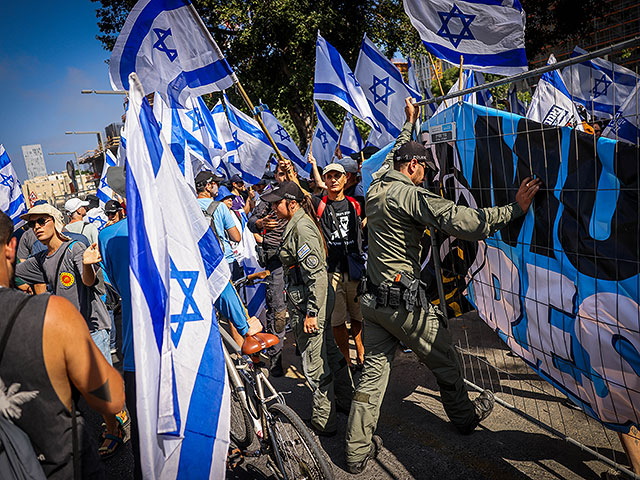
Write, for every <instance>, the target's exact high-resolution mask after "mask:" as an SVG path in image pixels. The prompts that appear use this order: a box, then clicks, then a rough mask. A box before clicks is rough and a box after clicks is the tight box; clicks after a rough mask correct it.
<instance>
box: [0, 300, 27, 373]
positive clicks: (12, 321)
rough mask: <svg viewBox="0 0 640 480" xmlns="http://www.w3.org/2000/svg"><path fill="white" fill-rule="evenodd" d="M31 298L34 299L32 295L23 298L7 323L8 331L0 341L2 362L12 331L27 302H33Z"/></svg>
mask: <svg viewBox="0 0 640 480" xmlns="http://www.w3.org/2000/svg"><path fill="white" fill-rule="evenodd" d="M31 298H32V297H31V296H30V295H29V296H26V297H25V298H23V299H22V300H21V301H20V303H18V307H17V308H16V309H15V310H14V311H13V315H11V318H9V321H8V322H7V329H6V330H5V331H4V334H3V335H2V339H0V362H2V357H3V355H4V349H5V348H6V346H7V343H8V342H9V335H11V330H13V326H14V324H15V323H16V320H17V319H18V315H19V314H20V312H21V311H22V309H23V308H24V306H25V305H26V304H27V302H28V301H29V300H31Z"/></svg>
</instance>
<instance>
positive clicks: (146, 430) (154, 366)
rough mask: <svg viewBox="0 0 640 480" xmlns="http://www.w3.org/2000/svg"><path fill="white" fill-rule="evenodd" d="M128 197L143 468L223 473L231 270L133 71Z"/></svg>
mask: <svg viewBox="0 0 640 480" xmlns="http://www.w3.org/2000/svg"><path fill="white" fill-rule="evenodd" d="M129 81H130V89H129V99H130V100H129V101H130V107H129V113H128V115H127V120H126V124H125V131H126V136H127V141H128V143H127V152H128V158H127V202H128V218H129V225H130V227H129V247H130V255H129V260H130V265H131V266H130V279H131V303H132V306H133V335H134V346H135V362H136V365H138V366H139V368H137V369H136V387H137V392H138V393H137V408H138V428H139V432H140V457H141V462H142V473H143V476H144V477H145V478H149V479H174V478H210V479H218V478H223V477H224V474H225V463H226V456H227V449H228V445H229V388H228V384H227V375H226V368H225V362H224V357H223V352H222V344H221V340H220V332H219V329H218V324H217V321H216V316H215V309H214V307H213V304H214V301H215V300H216V299H217V297H218V296H219V294H220V291H221V290H222V289H223V288H224V286H226V285H227V283H228V280H229V276H230V273H229V267H228V264H227V262H226V261H224V254H223V252H222V250H221V248H220V244H219V243H218V241H217V239H216V237H215V235H214V233H213V231H212V230H211V228H210V227H209V223H208V222H207V220H206V219H205V217H204V215H203V214H202V211H201V210H200V207H199V206H198V203H197V202H196V198H195V196H194V195H193V194H192V192H191V190H190V188H189V186H188V185H187V183H186V181H185V179H184V176H183V175H182V173H181V172H180V169H179V167H178V164H177V162H176V160H175V158H174V157H173V155H172V154H171V150H170V148H169V146H168V144H167V143H166V142H165V141H164V138H163V136H161V135H160V127H159V125H158V123H157V122H156V120H155V118H154V116H153V112H152V110H151V107H150V105H149V102H148V101H147V99H146V98H145V97H144V90H143V89H142V85H140V83H139V82H138V80H137V77H136V75H135V73H134V74H131V75H130V77H129Z"/></svg>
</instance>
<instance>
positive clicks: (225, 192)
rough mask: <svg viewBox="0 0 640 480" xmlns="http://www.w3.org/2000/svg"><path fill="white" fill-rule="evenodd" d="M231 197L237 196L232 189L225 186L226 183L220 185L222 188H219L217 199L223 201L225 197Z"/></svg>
mask: <svg viewBox="0 0 640 480" xmlns="http://www.w3.org/2000/svg"><path fill="white" fill-rule="evenodd" d="M229 197H235V195H234V194H233V193H231V191H230V190H229V189H228V188H227V187H225V186H224V185H220V188H218V195H217V196H216V201H218V202H221V201H222V200H224V199H225V198H229Z"/></svg>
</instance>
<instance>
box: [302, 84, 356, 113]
mask: <svg viewBox="0 0 640 480" xmlns="http://www.w3.org/2000/svg"><path fill="white" fill-rule="evenodd" d="M313 93H314V95H315V94H316V93H321V94H322V93H323V94H327V95H333V96H334V97H338V98H340V99H341V100H344V101H345V103H346V104H347V105H349V106H350V107H351V108H353V109H354V110H355V111H356V112H359V111H360V110H358V107H356V104H355V103H354V102H353V99H352V98H351V95H349V94H348V93H347V92H345V91H344V90H342V89H341V88H339V87H338V86H336V85H334V84H332V83H316V84H314V86H313ZM323 100H325V99H323Z"/></svg>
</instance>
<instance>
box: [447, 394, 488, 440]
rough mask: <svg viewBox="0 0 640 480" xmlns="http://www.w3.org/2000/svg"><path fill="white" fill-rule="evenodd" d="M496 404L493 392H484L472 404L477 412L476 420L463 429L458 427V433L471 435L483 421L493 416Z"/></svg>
mask: <svg viewBox="0 0 640 480" xmlns="http://www.w3.org/2000/svg"><path fill="white" fill-rule="evenodd" d="M495 402H496V399H495V397H494V396H493V392H491V391H489V390H483V391H482V393H481V394H480V395H478V397H477V398H476V399H475V400H474V401H473V402H472V403H473V408H474V409H475V411H476V415H475V417H474V419H473V420H472V421H471V423H469V424H468V425H465V426H462V427H459V426H457V425H456V428H457V429H458V431H459V432H460V433H462V434H463V435H469V434H470V433H471V432H473V431H474V430H475V429H476V427H477V426H478V425H479V424H480V422H481V421H483V420H484V419H485V418H487V417H488V416H489V415H491V412H492V411H493V406H494V405H495Z"/></svg>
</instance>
